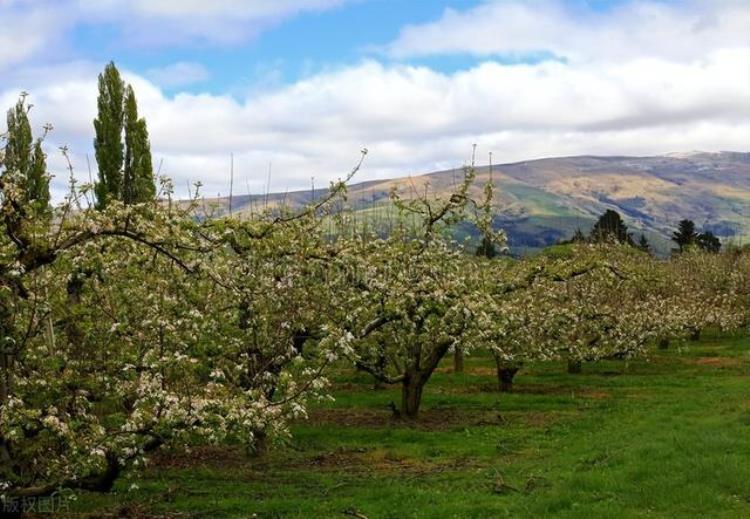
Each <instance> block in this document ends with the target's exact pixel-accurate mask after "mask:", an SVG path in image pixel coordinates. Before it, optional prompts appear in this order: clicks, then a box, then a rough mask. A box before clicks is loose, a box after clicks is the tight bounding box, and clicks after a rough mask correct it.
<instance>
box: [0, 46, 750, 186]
mask: <svg viewBox="0 0 750 519" xmlns="http://www.w3.org/2000/svg"><path fill="white" fill-rule="evenodd" d="M749 60H750V49H745V50H741V51H739V50H731V51H717V52H714V53H713V54H711V55H708V56H706V57H705V58H704V59H703V60H701V61H700V62H699V63H695V64H684V63H675V62H670V61H666V60H660V59H654V58H652V59H640V60H633V61H630V62H626V63H622V64H617V63H612V64H609V65H607V66H600V65H594V64H592V65H588V66H578V67H572V66H570V65H567V64H564V63H555V62H547V63H540V64H536V65H503V64H500V63H496V62H492V61H488V62H485V63H482V64H480V65H477V66H476V67H474V68H471V69H469V70H465V71H460V72H456V73H453V74H442V73H438V72H436V71H434V70H431V69H429V68H427V67H415V66H407V65H394V66H386V65H383V64H381V63H378V62H376V61H367V62H363V63H361V64H359V65H357V66H354V67H350V68H345V69H342V70H339V71H335V72H328V73H322V74H319V75H316V76H313V77H310V78H307V79H304V80H301V81H299V82H297V83H294V84H292V85H289V86H287V87H285V88H283V89H281V90H278V91H275V92H268V93H265V94H260V95H257V96H256V97H253V98H247V99H241V100H238V99H235V98H233V97H231V96H228V95H226V96H222V95H209V94H198V95H195V94H185V93H182V94H178V95H175V96H173V97H168V96H166V95H165V94H164V92H163V91H162V90H161V89H160V88H159V87H158V86H157V85H155V84H154V83H152V82H151V81H150V80H148V79H146V78H143V77H140V76H138V75H135V74H133V73H129V72H127V71H126V73H125V75H126V79H127V80H128V81H130V82H132V83H133V85H134V87H135V89H136V92H137V95H138V98H139V105H140V110H141V113H142V114H143V115H145V116H146V118H147V120H148V123H149V129H150V132H151V138H152V143H153V149H154V153H155V155H156V160H157V163H158V161H159V160H160V159H164V170H163V172H164V173H167V174H170V175H172V176H174V177H175V180H176V185H177V187H178V190H180V191H181V192H185V191H186V190H187V188H186V187H185V186H186V182H187V181H197V180H200V181H202V182H203V183H204V184H205V185H206V192H207V193H209V194H216V193H218V192H226V186H227V184H228V180H227V175H228V169H229V154H230V153H234V154H235V164H236V171H237V172H238V178H240V181H239V185H240V186H241V187H242V189H243V190H244V189H245V181H244V180H243V179H245V180H247V185H248V186H249V189H250V190H251V191H253V192H259V191H262V190H263V188H264V184H265V179H266V171H267V168H268V165H269V162H270V163H273V185H272V186H271V187H272V188H274V189H278V190H284V189H285V188H292V189H293V188H305V187H307V186H309V182H310V177H311V176H315V177H316V179H318V182H319V183H320V184H323V183H325V182H327V181H328V180H333V179H335V178H336V177H337V176H339V175H341V174H343V173H344V172H345V171H346V169H347V167H348V165H349V164H350V163H351V162H352V161H353V160H355V159H356V157H357V153H358V151H359V149H360V148H361V147H363V146H367V147H369V148H370V150H371V154H370V157H368V166H367V168H366V170H365V172H364V173H363V176H362V178H363V179H364V178H373V177H380V178H383V177H388V176H394V175H403V174H408V173H418V172H424V171H429V170H432V169H439V168H446V167H453V166H460V165H461V160H462V157H466V156H467V155H468V154H469V152H470V149H471V144H472V143H474V142H477V143H479V144H480V147H481V149H484V150H486V151H489V150H492V151H494V154H495V157H496V159H497V160H500V161H515V160H523V159H527V158H533V157H542V156H552V155H567V154H585V153H600V154H620V153H623V154H652V153H665V152H669V151H679V150H692V149H704V150H709V151H711V150H720V149H731V148H735V149H744V148H746V147H747V143H748V142H750V78H749V77H748V75H747V72H746V70H745V68H744V67H745V66H746V64H747V63H748V62H750V61H749ZM50 74H51V76H50V77H52V76H53V75H54V76H56V78H57V81H55V82H54V83H50V82H49V81H44V77H45V74H43V73H41V72H37V73H26V74H25V79H26V80H28V81H32V83H29V84H26V83H24V82H23V81H22V80H23V79H24V78H20V79H18V81H17V84H18V86H19V87H23V88H24V89H26V90H29V91H31V92H32V93H33V98H32V100H33V102H34V103H35V104H36V106H35V108H34V121H35V123H36V125H37V126H39V125H41V124H42V123H43V122H47V121H51V122H53V123H54V124H55V126H56V131H55V133H54V134H53V136H52V137H51V140H50V145H51V146H53V145H57V144H63V143H66V144H69V145H70V146H71V149H72V151H73V152H75V153H76V154H74V157H77V159H76V160H77V164H76V166H77V169H78V170H80V171H83V172H85V171H86V165H85V161H84V160H85V157H84V154H85V153H91V151H90V147H91V145H90V143H91V139H92V138H93V130H92V128H91V120H92V119H93V118H94V116H95V113H94V112H95V105H96V84H95V78H96V72H95V71H94V67H93V66H87V65H85V64H79V66H78V67H77V70H75V71H67V72H65V71H63V70H57V71H55V72H54V74H52V73H51V72H50ZM13 95H15V93H13V92H11V93H5V94H4V95H0V100H2V101H3V102H4V103H5V104H6V105H8V104H9V103H10V102H11V101H12V96H13ZM83 179H85V175H84V176H83Z"/></svg>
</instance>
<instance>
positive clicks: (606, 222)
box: [565, 209, 721, 253]
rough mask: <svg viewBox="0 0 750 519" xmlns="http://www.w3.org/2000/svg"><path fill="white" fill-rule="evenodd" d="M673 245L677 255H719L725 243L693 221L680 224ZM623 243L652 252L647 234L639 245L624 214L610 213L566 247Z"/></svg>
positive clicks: (607, 211)
mask: <svg viewBox="0 0 750 519" xmlns="http://www.w3.org/2000/svg"><path fill="white" fill-rule="evenodd" d="M672 241H673V242H675V244H676V245H677V249H675V250H674V251H673V252H678V253H679V252H685V251H687V250H689V249H696V248H697V249H700V250H703V251H706V252H712V253H717V252H719V251H720V250H721V240H720V239H719V238H718V237H717V236H716V235H715V234H714V233H712V232H711V231H704V232H698V231H697V229H696V226H695V222H693V221H692V220H680V222H679V223H678V226H677V230H676V231H675V232H673V233H672ZM613 242H614V243H620V244H624V245H630V246H631V247H637V248H639V249H641V250H642V251H644V252H652V247H651V244H650V243H649V241H648V238H646V235H645V234H641V236H640V239H639V240H638V241H637V242H636V241H635V239H634V238H633V233H632V232H630V231H629V230H628V226H627V225H626V224H625V222H624V221H623V219H622V217H621V216H620V213H618V212H617V211H615V210H613V209H607V210H606V211H605V212H604V213H603V214H602V215H601V216H600V217H599V218H598V219H597V221H596V222H595V223H594V226H593V227H592V229H591V232H590V233H589V235H588V236H587V235H585V234H584V233H583V232H582V231H581V229H577V230H576V232H575V234H574V235H573V237H572V238H571V239H570V240H568V241H567V242H565V243H613Z"/></svg>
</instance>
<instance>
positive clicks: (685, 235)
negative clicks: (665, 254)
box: [672, 219, 698, 252]
mask: <svg viewBox="0 0 750 519" xmlns="http://www.w3.org/2000/svg"><path fill="white" fill-rule="evenodd" d="M697 240H698V232H697V231H696V230H695V223H694V222H693V221H692V220H687V219H686V220H681V221H680V223H679V224H677V230H676V231H675V232H674V233H672V241H673V242H675V243H676V244H677V247H678V250H679V251H680V252H682V251H684V250H685V249H686V248H688V247H690V246H691V245H695V244H696V242H697Z"/></svg>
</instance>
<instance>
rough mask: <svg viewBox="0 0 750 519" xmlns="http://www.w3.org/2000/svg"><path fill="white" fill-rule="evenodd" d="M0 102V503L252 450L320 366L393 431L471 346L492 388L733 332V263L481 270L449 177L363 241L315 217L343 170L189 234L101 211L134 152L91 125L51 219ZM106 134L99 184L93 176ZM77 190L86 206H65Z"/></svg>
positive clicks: (119, 190) (487, 258) (31, 159)
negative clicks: (487, 366)
mask: <svg viewBox="0 0 750 519" xmlns="http://www.w3.org/2000/svg"><path fill="white" fill-rule="evenodd" d="M112 70H113V69H111V68H109V67H108V71H109V72H105V74H104V75H103V76H102V78H100V86H102V85H103V86H104V88H103V90H102V92H104V94H106V95H104V94H102V96H100V106H108V107H110V108H112V112H116V107H117V106H119V102H114V103H110V102H109V101H110V100H112V99H115V98H117V95H116V93H114V94H113V93H112V92H115V91H117V88H116V87H117V85H118V83H117V81H114V80H112V78H114V77H116V76H115V75H114V73H113V72H112ZM108 74H109V75H108ZM110 80H112V81H111V82H109V83H108V81H110ZM113 85H114V86H113ZM104 101H107V102H104ZM20 107H21V108H20V112H19V108H18V107H16V108H15V109H14V110H13V111H12V113H13V117H14V125H13V126H11V125H9V132H8V134H7V135H6V136H5V146H4V148H3V154H2V156H0V339H1V341H2V342H0V494H1V495H2V496H5V497H10V496H40V495H45V494H49V493H51V492H54V491H55V490H57V489H59V488H64V487H68V488H79V489H80V488H83V489H89V490H107V489H109V488H111V486H112V484H113V483H114V481H115V480H116V479H117V478H118V477H119V476H120V475H121V474H122V473H123V472H124V471H125V470H126V469H134V468H138V467H140V466H141V465H142V463H143V458H144V457H145V456H147V455H148V453H149V452H150V451H152V450H154V449H157V448H160V447H164V446H169V447H176V448H177V447H188V446H191V445H195V444H199V443H222V442H232V443H242V444H245V445H247V447H248V449H250V450H253V451H262V450H263V449H264V448H265V446H266V445H267V443H268V441H270V440H271V439H272V438H274V437H276V436H278V435H283V434H285V433H286V428H287V424H288V423H289V420H291V419H294V418H298V417H301V416H304V414H305V408H306V403H307V402H308V401H309V400H310V399H313V398H326V385H327V381H326V374H327V373H328V372H329V370H330V369H332V368H333V367H335V366H339V367H340V366H342V365H349V366H355V367H356V368H358V369H360V370H363V371H366V372H368V373H370V374H372V375H373V377H375V378H376V379H377V380H380V381H382V382H384V383H388V384H398V385H400V387H401V392H402V401H401V405H400V406H399V407H398V414H399V415H400V416H402V417H404V418H411V419H413V418H416V417H417V416H418V413H419V409H420V405H421V401H422V394H423V391H424V388H425V387H426V385H427V384H428V383H429V380H430V378H431V376H432V374H433V373H434V371H435V369H436V368H437V367H438V365H439V363H440V362H441V361H442V360H443V359H444V358H445V356H446V355H448V354H449V353H450V352H452V351H456V350H461V351H465V352H470V351H471V350H472V349H478V348H481V349H488V350H490V351H492V352H493V353H494V354H495V356H496V358H497V361H498V374H499V380H500V382H501V383H502V384H503V385H504V387H505V388H506V389H507V388H508V387H509V386H510V384H511V383H512V380H513V375H514V374H515V371H517V370H518V367H519V366H520V365H521V364H522V363H523V362H528V361H532V360H564V361H567V362H568V363H569V364H570V365H571V368H572V369H573V370H575V369H576V366H578V365H580V363H581V362H583V361H595V360H597V359H601V358H605V357H612V356H617V357H629V356H634V355H639V354H643V353H644V352H645V351H646V350H647V348H648V347H649V346H650V345H651V344H653V343H655V342H657V341H659V340H662V339H663V340H666V339H669V340H672V339H679V338H682V337H685V336H687V335H688V334H690V333H692V332H693V331H694V330H696V329H702V328H704V327H706V326H718V327H721V328H723V329H735V328H738V327H740V326H744V325H746V324H747V322H748V310H749V305H748V298H750V294H748V290H749V287H750V255H749V254H747V253H746V252H743V251H729V252H725V253H723V254H712V255H709V254H704V253H702V252H700V251H687V252H686V253H685V254H681V255H679V256H677V257H675V258H673V259H672V260H670V261H669V262H661V261H659V260H656V259H654V258H652V257H651V256H650V255H648V254H645V253H644V252H642V251H639V250H638V249H637V248H634V247H630V246H622V245H617V244H610V243H607V244H597V243H593V244H592V243H581V244H573V245H568V246H563V247H558V248H555V249H552V250H550V251H548V253H546V254H543V255H540V256H538V257H535V258H530V259H528V260H523V261H515V260H512V259H510V258H508V257H507V256H497V255H496V254H494V253H493V252H491V251H499V250H502V249H503V248H504V245H505V236H504V235H503V234H502V233H500V232H495V231H493V230H492V228H491V220H492V200H493V193H492V185H491V184H488V185H487V186H486V188H485V191H484V193H485V194H484V197H483V199H482V200H472V199H471V197H470V195H469V193H470V192H471V190H470V189H469V188H470V186H471V184H472V182H473V180H474V175H473V172H472V171H471V170H468V171H467V172H466V175H465V178H464V181H463V183H462V184H461V185H460V186H459V187H458V188H457V189H456V191H455V192H454V193H453V194H452V195H451V196H450V197H448V198H447V199H426V198H418V199H407V200H402V199H400V198H399V197H398V196H397V194H394V195H393V197H394V199H393V201H394V204H395V206H396V207H397V209H398V210H399V212H400V213H401V215H402V218H401V220H400V221H401V222H402V224H401V225H397V226H395V228H394V229H393V232H391V233H390V234H389V235H388V236H385V237H381V236H377V235H373V234H370V233H369V232H368V231H363V230H362V229H361V228H360V227H358V226H355V225H351V223H350V222H349V221H348V216H347V213H346V212H341V211H334V210H333V209H332V208H334V207H336V206H337V205H338V202H339V201H340V200H342V199H343V198H345V197H346V181H347V180H348V178H350V177H351V175H353V174H354V173H356V171H357V170H358V169H359V165H361V160H360V163H359V164H358V165H357V166H356V167H355V168H354V169H353V171H352V172H351V174H350V176H349V177H348V178H347V179H345V180H344V181H342V182H339V183H335V184H334V185H332V186H331V189H330V190H329V192H328V194H327V195H326V197H325V198H322V199H319V200H317V201H316V202H315V205H313V206H311V207H308V208H305V209H304V210H302V211H300V212H297V213H294V214H291V213H284V212H272V213H267V214H264V215H258V216H257V217H255V218H253V219H251V220H245V221H238V220H236V219H232V218H231V217H230V218H224V219H213V220H207V221H203V220H199V219H196V218H194V214H195V213H194V210H195V207H194V206H191V205H190V204H175V203H172V202H171V195H170V191H169V183H168V182H166V181H165V182H164V183H163V184H162V187H161V192H163V193H164V196H163V197H162V198H161V199H160V200H156V199H155V198H154V196H153V192H154V191H155V189H154V190H152V191H149V192H150V193H152V194H151V195H149V196H145V195H138V197H136V198H132V197H130V195H128V196H123V195H124V193H127V192H128V189H133V190H134V191H132V192H138V193H143V192H142V191H140V188H137V187H134V186H137V184H138V182H137V179H138V178H141V177H139V175H140V173H139V174H135V173H133V171H135V170H133V169H131V170H130V173H127V171H128V164H133V162H132V161H131V160H130V159H127V160H126V157H134V156H136V155H138V154H139V153H142V151H136V149H137V146H135V145H131V148H129V149H130V150H131V151H130V154H128V152H127V149H128V144H127V143H128V137H127V124H124V126H123V130H122V132H119V133H118V131H115V130H116V127H117V124H111V123H112V121H115V123H116V122H117V121H118V120H119V119H118V118H117V117H113V118H112V119H107V118H106V117H105V116H104V115H103V112H102V111H101V110H100V114H99V118H98V119H97V120H98V121H99V124H98V126H97V142H98V143H99V145H100V147H99V148H98V152H99V150H102V153H104V150H105V149H106V150H110V151H111V152H112V155H106V157H105V155H102V156H101V157H100V156H99V155H98V156H97V159H98V160H101V161H102V162H101V163H100V176H99V182H98V183H97V184H96V186H95V187H94V186H88V185H83V186H81V187H80V188H71V189H72V190H73V191H72V192H71V196H69V197H67V198H66V200H65V201H64V202H63V203H62V204H61V205H59V206H57V207H54V208H53V207H51V206H50V205H49V192H48V182H49V176H48V174H47V173H46V168H45V167H44V166H43V165H41V164H42V162H41V159H40V158H39V157H40V156H41V157H42V159H43V154H41V155H39V153H41V152H40V151H39V150H41V144H40V141H38V140H34V139H33V137H32V138H30V135H31V134H30V132H28V131H27V127H28V123H27V122H23V116H25V115H26V110H25V109H24V104H23V101H22V103H21V105H20ZM123 110H125V109H123ZM19 113H20V114H22V116H20V119H19V115H18V114H19ZM18 120H22V123H21V124H20V125H19V124H18V123H17V121H18ZM112 128H115V130H113V129H112ZM143 128H144V130H145V124H144V125H143ZM105 129H106V132H105V131H104V130H105ZM131 131H132V130H131ZM123 132H124V135H125V138H124V146H125V148H124V149H125V153H124V154H123V162H122V164H121V168H122V169H121V170H120V169H118V168H119V167H120V166H119V165H118V164H119V163H118V162H117V161H116V160H113V161H112V162H111V163H110V162H108V161H110V159H112V157H114V158H115V159H116V158H117V150H118V149H120V148H118V147H117V146H116V145H115V144H116V143H117V142H120V143H121V144H122V142H123V141H118V140H117V139H118V138H119V137H121V136H122V135H123ZM105 135H107V136H108V137H105ZM130 135H131V137H132V136H133V135H134V134H133V133H131V134H130ZM136 141H137V139H135V140H132V139H131V142H136ZM19 142H21V144H18V143H19ZM140 149H141V150H143V149H144V148H140ZM143 156H144V155H141V157H143ZM363 159H364V153H363V155H362V160H363ZM149 162H150V159H149ZM118 172H121V173H122V175H121V176H119V177H118ZM128 178H130V179H131V180H132V179H135V180H136V182H135V184H130V186H131V187H127V185H128V184H127V182H129V181H126V179H128ZM142 178H143V179H144V183H145V178H146V177H145V176H144V177H142ZM149 178H151V177H149ZM118 179H119V180H118ZM120 182H122V184H120ZM151 182H153V180H151ZM120 186H121V187H120ZM105 187H106V189H105ZM92 189H94V190H96V191H97V204H96V206H95V207H93V206H92V207H89V206H81V205H78V203H77V201H78V200H80V199H81V197H85V196H87V195H88V194H89V193H90V192H91V190H92ZM149 189H150V188H149ZM196 196H197V195H196ZM465 220H469V221H472V222H473V223H474V224H476V225H477V226H478V228H479V229H480V230H481V231H482V234H483V238H484V239H483V241H482V250H481V251H480V253H479V254H471V253H469V251H467V250H466V248H465V247H464V246H462V245H461V244H456V243H454V242H452V241H451V240H450V239H449V238H448V236H449V235H450V232H449V231H450V229H451V227H452V226H454V225H455V224H457V223H459V222H462V221H465ZM323 222H326V226H325V227H326V229H325V230H324V229H323V227H324V226H323V225H322V224H323ZM330 222H334V223H335V224H336V225H337V226H338V228H337V230H338V232H336V233H334V235H333V236H332V235H331V234H330V232H329V230H330V227H331V225H330Z"/></svg>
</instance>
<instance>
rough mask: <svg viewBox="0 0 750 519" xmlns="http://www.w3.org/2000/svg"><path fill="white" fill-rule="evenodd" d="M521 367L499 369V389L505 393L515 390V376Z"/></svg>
mask: <svg viewBox="0 0 750 519" xmlns="http://www.w3.org/2000/svg"><path fill="white" fill-rule="evenodd" d="M518 369H519V368H500V369H498V370H497V380H498V385H499V389H500V391H501V392H503V393H510V392H511V391H513V377H515V376H516V373H518Z"/></svg>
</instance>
